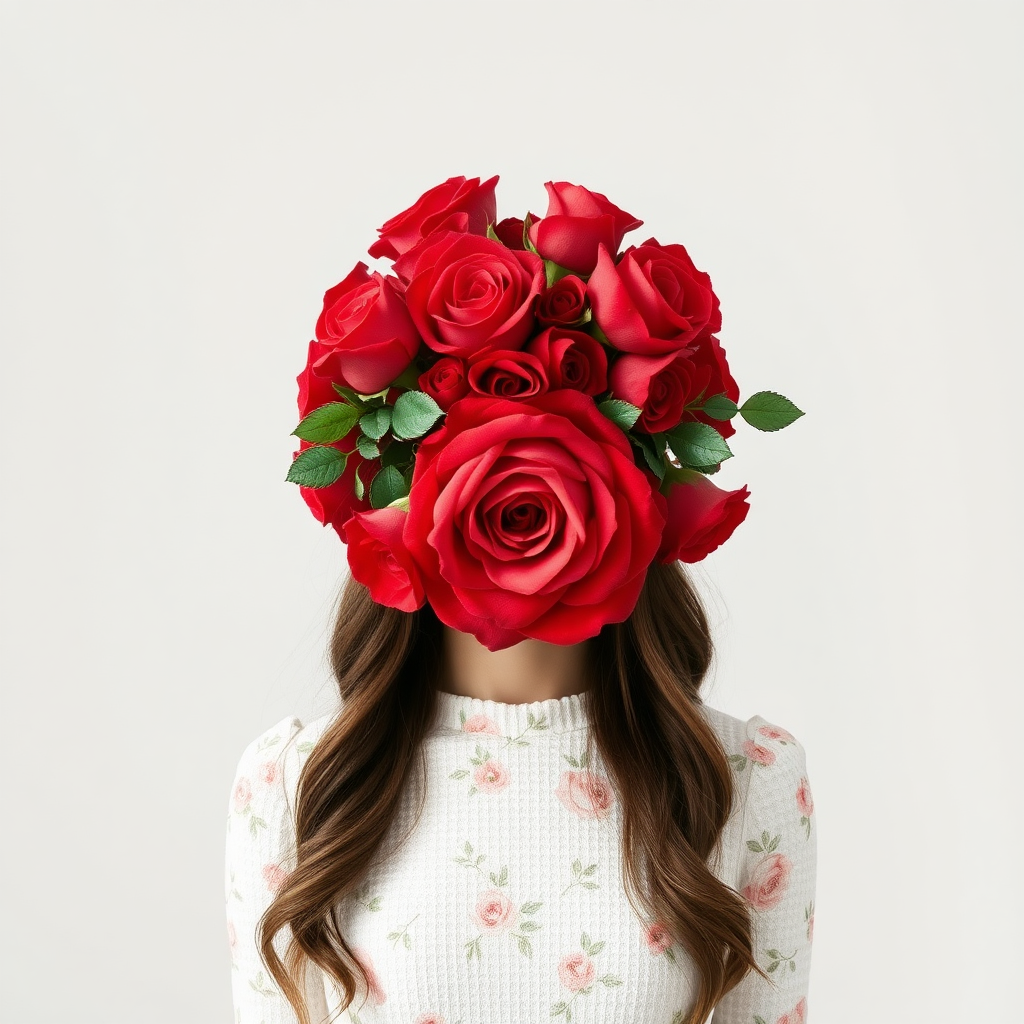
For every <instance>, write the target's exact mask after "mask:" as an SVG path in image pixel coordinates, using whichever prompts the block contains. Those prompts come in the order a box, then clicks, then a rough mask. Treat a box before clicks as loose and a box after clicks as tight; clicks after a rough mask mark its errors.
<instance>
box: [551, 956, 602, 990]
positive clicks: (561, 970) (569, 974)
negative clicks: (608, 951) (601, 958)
mask: <svg viewBox="0 0 1024 1024" xmlns="http://www.w3.org/2000/svg"><path fill="white" fill-rule="evenodd" d="M595 973H596V968H595V967H594V961H593V960H591V959H590V957H589V956H587V954H586V953H569V954H568V955H567V956H563V957H562V959H561V960H560V961H559V963H558V980H559V981H560V982H561V983H562V984H563V985H564V986H565V987H566V988H567V989H569V991H570V992H579V990H580V989H581V988H586V987H587V986H588V985H589V984H590V983H591V982H592V981H593V980H594V974H595Z"/></svg>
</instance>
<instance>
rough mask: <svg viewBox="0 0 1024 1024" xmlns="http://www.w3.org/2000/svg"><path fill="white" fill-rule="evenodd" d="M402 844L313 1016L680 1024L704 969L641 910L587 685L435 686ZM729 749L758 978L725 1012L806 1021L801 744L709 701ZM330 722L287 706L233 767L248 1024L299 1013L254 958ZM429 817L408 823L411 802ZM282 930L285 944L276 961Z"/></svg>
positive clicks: (777, 1023)
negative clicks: (497, 692) (346, 999)
mask: <svg viewBox="0 0 1024 1024" xmlns="http://www.w3.org/2000/svg"><path fill="white" fill-rule="evenodd" d="M438 698H439V711H438V716H437V718H436V719H435V722H434V725H433V727H432V729H431V731H430V733H429V735H428V736H427V738H426V739H425V741H424V754H425V759H426V776H425V780H424V781H425V791H424V788H423V787H421V786H416V787H413V788H414V789H415V790H416V791H415V792H412V791H410V792H409V793H408V794H407V798H404V799H403V805H402V809H401V813H400V816H399V819H398V821H397V822H396V825H395V827H396V828H397V829H398V830H399V833H398V834H399V835H403V834H405V832H406V830H407V829H409V828H412V832H411V834H410V835H409V837H408V839H407V840H406V842H405V843H404V844H403V845H402V846H401V847H400V848H399V850H398V852H397V854H396V855H394V856H393V857H391V858H390V859H388V860H387V862H386V863H383V864H379V865H378V864H374V865H371V866H370V868H369V871H368V873H367V876H366V878H365V880H364V883H363V884H362V886H361V888H360V890H359V892H358V893H357V894H356V895H355V897H354V898H353V897H350V898H349V899H347V900H346V901H344V902H343V903H342V905H341V920H342V922H343V924H344V934H345V937H346V940H347V941H348V942H349V944H350V945H351V946H352V947H353V948H354V950H355V952H356V954H357V955H358V957H359V960H360V962H361V963H362V964H363V965H364V966H365V967H366V969H367V973H368V977H369V978H370V980H371V987H370V990H369V991H366V990H365V989H363V990H362V991H361V992H360V993H358V994H357V995H356V998H355V999H354V1001H353V1003H352V1005H351V1006H350V1007H349V1009H348V1010H347V1011H346V1012H345V1013H342V1014H341V1015H340V1016H339V1015H338V1013H337V1011H338V1008H339V1006H340V1004H341V997H340V993H339V992H338V991H337V989H336V988H335V986H334V984H333V982H332V981H330V980H329V979H328V978H326V977H325V975H324V974H323V972H321V971H320V970H319V968H316V967H315V966H314V965H312V964H310V965H309V966H308V969H307V983H306V993H307V996H306V998H307V1004H308V1006H309V1010H310V1014H311V1018H312V1021H313V1024H319V1022H321V1021H324V1020H327V1019H328V1018H330V1019H331V1020H337V1021H339V1022H341V1024H539V1022H540V1021H560V1020H561V1021H566V1022H574V1024H680V1022H681V1021H683V1020H685V1018H686V1014H687V1012H688V1011H689V1010H690V1009H691V1007H692V1005H693V1000H694V996H695V993H696V979H697V973H696V969H695V967H694V964H693V962H692V960H691V959H690V957H689V955H688V954H687V952H686V950H685V949H684V948H683V947H682V946H681V944H679V943H676V942H673V940H672V936H671V935H669V934H668V932H667V931H666V930H665V928H663V927H662V926H661V925H660V924H659V923H658V922H655V921H649V920H642V919H640V918H638V917H637V915H636V913H635V911H634V910H633V908H632V906H631V905H630V903H629V900H628V899H627V896H626V892H625V889H624V886H623V879H622V875H621V871H620V843H621V825H622V817H621V811H622V808H621V804H620V802H619V800H618V799H617V798H616V795H615V793H614V791H613V789H612V787H611V785H610V782H609V779H608V777H607V773H606V771H605V767H604V765H603V764H602V763H600V762H599V761H598V762H597V763H589V764H588V763H587V762H586V759H585V756H584V754H585V745H586V736H587V731H586V730H587V729H588V722H589V711H588V708H589V699H590V694H589V693H588V692H584V693H580V694H573V695H570V696H567V697H560V698H550V699H548V700H541V701H534V702H532V703H526V704H506V703H502V702H500V701H493V700H483V699H480V698H477V697H464V696H458V695H455V694H451V693H447V692H444V691H439V692H438ZM702 711H703V714H704V715H705V716H706V718H707V719H708V721H709V722H710V724H711V725H712V727H713V728H714V730H715V731H716V733H717V734H718V736H719V737H720V739H721V741H722V744H723V746H724V748H725V750H726V753H727V754H728V755H729V764H730V766H731V771H732V772H733V779H734V782H735V791H736V796H735V801H734V805H733V808H732V813H731V816H730V818H729V822H728V824H727V825H726V828H725V831H724V833H723V836H722V843H721V846H720V851H719V855H718V856H713V857H712V859H711V860H709V865H710V866H711V867H712V870H713V871H714V872H715V874H716V875H717V877H718V878H720V879H721V880H722V881H724V882H726V883H727V884H728V885H730V886H732V887H733V888H735V889H736V890H737V891H738V892H740V893H741V894H742V895H743V896H744V897H745V898H746V900H747V902H748V904H749V906H750V908H751V914H752V920H753V930H754V953H755V956H756V959H757V962H758V964H760V966H761V967H762V968H763V969H764V970H765V971H766V972H767V974H768V979H769V980H768V981H765V980H764V979H763V978H761V977H760V976H758V975H756V974H754V973H753V972H751V973H749V974H748V975H747V976H746V977H745V978H744V980H743V981H742V982H740V984H739V985H738V986H736V987H735V988H733V989H732V990H731V991H729V992H728V993H727V994H726V995H725V996H724V997H723V998H722V999H721V1000H720V1001H719V1003H718V1005H717V1007H716V1008H715V1010H714V1012H713V1014H712V1016H711V1017H710V1018H709V1020H710V1021H711V1022H713V1024H800V1022H805V1021H806V1020H807V1019H808V1018H807V986H808V977H809V972H810V960H811V940H812V934H813V926H814V883H815V858H816V854H815V851H816V836H817V831H816V828H815V826H814V817H813V802H812V798H811V791H810V787H809V785H808V781H807V768H806V761H805V754H804V748H803V746H802V745H801V744H800V743H799V742H798V741H797V740H796V739H795V738H794V737H793V736H792V734H791V733H789V732H788V731H786V730H785V729H782V728H780V727H779V726H776V725H773V724H772V723H770V722H768V721H766V720H765V719H764V718H763V717H761V716H760V715H754V716H753V717H752V718H750V719H749V720H747V721H743V720H742V719H739V718H735V717H733V716H731V715H728V714H725V713H724V712H722V711H718V710H716V709H714V708H711V707H709V706H707V705H704V706H703V708H702ZM332 718H333V716H331V715H325V716H323V717H321V718H317V719H314V720H312V721H310V722H309V723H308V724H305V725H304V724H303V723H302V722H301V721H300V720H299V719H298V718H295V717H288V718H285V719H283V720H282V721H280V722H278V724H277V725H275V726H274V727H273V728H271V729H268V730H267V731H266V732H264V733H263V734H261V735H260V736H258V737H256V739H254V740H253V741H252V742H251V743H250V744H249V745H248V746H247V747H246V748H245V750H244V752H243V753H242V755H241V758H240V760H239V762H238V768H237V772H236V777H235V780H234V784H233V788H232V792H231V796H230V803H229V809H228V820H227V842H226V862H225V898H226V905H227V931H228V941H229V946H230V950H231V961H232V966H231V973H232V993H233V999H234V1008H235V1022H236V1024H295V1022H296V1020H297V1017H296V1015H295V1013H294V1011H293V1010H292V1008H291V1006H290V1005H289V1003H288V1001H287V999H285V998H284V996H283V994H282V993H281V992H280V990H279V989H278V988H277V986H276V984H275V983H274V980H273V978H272V976H271V975H270V974H269V972H268V971H267V970H266V968H265V967H264V965H263V963H262V962H261V960H260V956H259V952H258V950H257V947H256V926H257V923H258V921H259V918H260V916H261V914H262V913H263V911H264V910H265V909H266V907H267V906H268V905H269V903H270V902H271V900H272V899H273V897H274V893H275V892H276V890H277V889H278V888H279V887H280V885H281V883H282V881H283V880H284V878H285V877H286V876H287V873H288V872H289V871H290V870H292V868H293V867H294V864H295V859H294V855H295V851H294V835H295V834H294V817H293V815H294V802H295V793H296V784H297V780H298V774H299V770H300V769H301V767H302V764H303V763H304V761H305V759H306V758H307V757H308V755H309V752H310V751H311V750H312V749H313V746H314V744H315V743H316V742H317V740H318V739H319V737H320V736H321V735H322V734H323V732H324V730H325V729H326V727H327V726H328V724H329V723H330V721H331V720H332ZM421 797H425V800H424V807H423V812H422V815H421V816H420V817H419V820H418V821H416V822H415V827H413V825H414V819H415V817H416V812H417V809H418V804H419V800H420V798H421ZM288 937H289V931H288V929H287V928H286V929H283V930H282V931H281V932H280V933H279V934H278V936H277V937H276V939H275V948H276V949H277V950H278V952H279V955H281V956H282V958H283V954H284V949H285V946H286V945H287V940H288Z"/></svg>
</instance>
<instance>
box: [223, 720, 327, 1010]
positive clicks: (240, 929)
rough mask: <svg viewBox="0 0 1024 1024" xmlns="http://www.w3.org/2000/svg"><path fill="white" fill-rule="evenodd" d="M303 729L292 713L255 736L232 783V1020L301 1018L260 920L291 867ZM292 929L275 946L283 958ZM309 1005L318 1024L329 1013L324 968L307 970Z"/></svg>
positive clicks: (228, 894) (228, 881) (228, 880)
mask: <svg viewBox="0 0 1024 1024" xmlns="http://www.w3.org/2000/svg"><path fill="white" fill-rule="evenodd" d="M302 729H303V725H302V723H301V722H300V721H299V719H297V718H294V717H291V718H285V719H283V720H282V721H280V722H279V723H278V724H277V725H275V726H274V727H273V728H271V729H268V730H267V731H266V732H265V733H263V734H262V735H260V736H258V737H257V738H256V739H254V740H253V741H252V742H251V743H250V744H249V745H248V746H247V747H246V748H245V751H244V752H243V754H242V756H241V758H240V760H239V762H238V768H237V770H236V772H235V779H234V783H233V785H232V789H231V795H230V801H229V807H228V818H227V837H226V844H225V864H224V887H225V893H224V895H225V905H226V911H227V932H228V944H229V946H230V950H231V991H232V998H233V1001H234V1010H235V1024H296V1022H297V1020H298V1018H297V1016H296V1014H295V1011H294V1010H293V1009H292V1007H291V1004H290V1003H289V1002H288V1000H287V999H286V998H285V996H284V994H283V992H281V990H280V989H279V988H278V986H277V984H276V983H275V981H274V978H273V975H271V974H270V972H269V971H268V970H267V969H266V967H265V965H264V964H263V962H262V960H261V958H260V952H259V948H258V947H257V945H256V927H257V924H258V923H259V920H260V917H261V916H262V914H263V912H264V911H265V910H266V908H267V907H268V906H269V905H270V903H271V901H272V900H273V898H274V893H275V892H276V891H277V889H278V888H279V887H280V885H281V882H282V881H283V880H284V878H285V877H286V876H287V874H288V872H289V871H290V870H291V869H292V868H293V867H294V860H293V858H294V853H295V850H294V844H295V831H294V820H293V813H294V811H293V799H294V797H293V794H294V787H295V783H296V781H297V778H298V769H299V752H300V751H301V750H302V749H303V748H304V747H305V746H306V744H303V743H301V742H298V741H297V736H298V734H299V733H300V732H301V730H302ZM289 938H290V930H289V929H288V928H284V929H282V930H281V931H280V932H279V933H278V934H277V935H276V936H275V939H274V948H275V949H276V950H277V951H278V955H279V956H281V957H282V959H283V957H284V951H285V948H286V946H287V943H288V939H289ZM305 991H306V1004H307V1006H308V1007H309V1013H310V1019H311V1020H312V1021H313V1024H318V1022H320V1021H323V1020H324V1019H326V1017H327V1004H326V999H325V994H324V986H323V975H322V972H321V971H320V970H319V969H318V968H316V967H315V965H313V964H309V965H307V970H306V990H305Z"/></svg>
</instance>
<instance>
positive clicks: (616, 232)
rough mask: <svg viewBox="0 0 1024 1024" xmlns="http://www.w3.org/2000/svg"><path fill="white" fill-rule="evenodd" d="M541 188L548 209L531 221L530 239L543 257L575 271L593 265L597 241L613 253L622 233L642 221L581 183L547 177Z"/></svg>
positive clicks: (595, 259) (595, 258)
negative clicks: (533, 221)
mask: <svg viewBox="0 0 1024 1024" xmlns="http://www.w3.org/2000/svg"><path fill="white" fill-rule="evenodd" d="M544 188H546V189H547V193H548V212H547V213H546V214H544V216H543V218H542V219H541V220H539V221H536V222H535V223H534V224H531V225H530V241H531V242H533V245H534V248H535V249H536V250H537V252H539V253H540V254H541V256H543V257H544V258H545V259H546V260H552V261H553V262H555V263H557V264H558V265H559V266H560V267H565V268H567V269H568V270H572V271H574V272H575V273H577V274H589V273H590V272H591V271H592V270H593V269H594V264H595V263H596V262H597V249H598V246H599V245H602V244H603V245H605V246H607V248H608V249H609V250H610V251H611V252H613V253H616V252H618V251H619V246H620V245H621V244H622V236H623V235H625V233H626V232H627V231H632V230H633V229H634V228H638V227H640V225H641V224H643V221H642V220H637V218H636V217H634V216H633V215H632V214H631V213H626V212H625V210H620V209H619V208H618V207H617V206H616V205H615V204H614V203H612V202H610V201H609V199H608V197H607V196H605V195H602V194H601V193H600V192H591V191H590V189H586V188H584V187H583V186H582V185H570V184H569V182H567V181H549V182H546V183H545V185H544Z"/></svg>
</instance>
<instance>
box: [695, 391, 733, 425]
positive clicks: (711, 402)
mask: <svg viewBox="0 0 1024 1024" xmlns="http://www.w3.org/2000/svg"><path fill="white" fill-rule="evenodd" d="M738 408H739V407H738V406H737V405H736V403H735V402H734V401H733V400H732V399H731V398H728V397H726V395H724V394H721V395H712V396H711V397H710V398H709V399H708V400H707V401H706V402H705V403H704V407H703V409H702V410H701V411H702V412H704V414H705V415H707V416H710V417H711V418H712V419H713V420H731V419H732V418H733V416H735V415H736V410H737V409H738Z"/></svg>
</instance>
